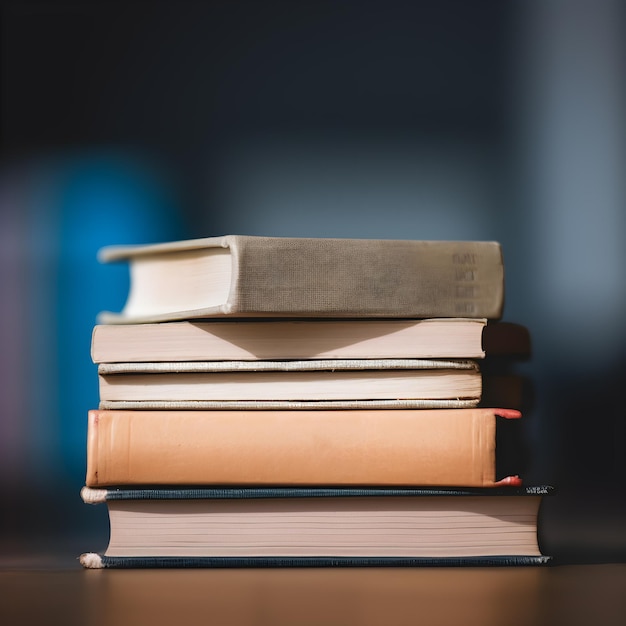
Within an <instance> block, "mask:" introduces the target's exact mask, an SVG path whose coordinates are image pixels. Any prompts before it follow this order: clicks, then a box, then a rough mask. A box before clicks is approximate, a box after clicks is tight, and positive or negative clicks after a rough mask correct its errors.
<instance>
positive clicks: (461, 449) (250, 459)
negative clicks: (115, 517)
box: [86, 409, 496, 487]
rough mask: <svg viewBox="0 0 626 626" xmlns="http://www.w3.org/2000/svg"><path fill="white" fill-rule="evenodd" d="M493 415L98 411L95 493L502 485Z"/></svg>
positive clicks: (93, 444) (90, 473) (92, 471)
mask: <svg viewBox="0 0 626 626" xmlns="http://www.w3.org/2000/svg"><path fill="white" fill-rule="evenodd" d="M495 419H496V417H495V413H494V410H493V409H460V410H452V409H451V410H445V409H442V410H420V411H412V410H402V409H398V410H390V411H380V410H371V411H370V410H364V411H349V410H346V411H298V412H290V411H255V412H254V413H250V412H247V411H90V413H89V420H88V456H87V477H86V485H87V486H88V487H104V486H115V485H136V484H142V485H225V486H227V485H239V486H270V485H286V486H288V485H290V486H319V485H326V486H381V485H384V486H413V485H417V484H419V485H421V486H425V487H427V486H455V485H456V486H463V487H484V486H489V487H491V486H494V484H495Z"/></svg>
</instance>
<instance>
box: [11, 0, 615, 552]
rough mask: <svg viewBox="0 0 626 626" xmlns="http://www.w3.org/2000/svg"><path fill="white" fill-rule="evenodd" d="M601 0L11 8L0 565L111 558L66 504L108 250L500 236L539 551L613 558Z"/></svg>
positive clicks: (101, 520)
mask: <svg viewBox="0 0 626 626" xmlns="http://www.w3.org/2000/svg"><path fill="white" fill-rule="evenodd" d="M625 24H626V22H625V21H624V5H623V3H620V2H619V1H617V0H593V1H592V0H569V1H566V0H541V1H540V0H529V1H526V2H513V1H510V2H499V1H491V0H484V1H473V2H467V1H453V0H441V1H439V2H434V1H432V2H418V1H413V2H399V1H394V0H387V1H385V2H372V1H368V0H362V1H360V2H351V1H326V0H319V1H315V2H308V1H298V2H288V1H275V0H267V1H265V2H244V1H241V0H231V1H228V2H227V1H210V0H207V1H205V2H191V1H185V0H179V1H177V2H163V1H159V0H154V1H152V2H132V1H129V2H123V1H109V2H100V1H94V2H89V3H83V2H73V1H69V0H67V1H58V0H49V1H37V2H30V1H28V0H24V1H21V2H2V26H1V27H2V69H1V76H2V85H1V95H0V101H1V124H2V131H1V132H2V135H1V142H2V145H1V148H2V155H1V161H0V287H1V290H0V489H1V493H0V531H1V539H0V550H2V551H3V552H4V553H5V554H13V553H15V554H18V553H20V552H29V553H31V554H39V555H41V554H48V553H50V554H52V553H62V554H65V555H69V556H70V558H74V557H75V556H76V555H77V554H78V553H79V552H81V551H84V550H98V549H102V548H104V547H105V544H106V540H107V522H106V512H105V510H104V509H100V508H99V507H88V506H86V505H84V504H82V501H81V500H80V497H79V490H80V488H81V486H82V485H83V480H84V471H85V440H86V415H87V410H88V409H90V408H95V407H96V406H97V402H98V390H97V376H96V368H95V366H94V365H93V364H92V363H91V360H90V353H89V350H90V340H91V330H92V327H93V325H94V323H95V318H96V314H97V313H98V312H99V311H100V310H103V309H108V310H119V309H121V307H122V305H123V303H124V300H125V297H126V293H127V289H128V276H127V273H126V268H125V267H123V266H119V267H118V266H110V267H106V266H99V265H98V263H97V261H96V252H97V250H98V248H99V247H101V246H103V245H107V244H119V243H149V242H156V241H167V240H171V239H181V238H194V237H205V236H212V235H221V234H228V233H236V234H251V235H285V236H321V237H375V238H399V239H494V240H498V241H500V242H501V243H502V245H503V250H504V255H505V263H506V271H507V300H506V308H505V319H506V320H508V321H512V322H517V323H520V324H523V325H525V326H526V327H527V328H528V329H529V331H530V334H531V337H532V342H533V354H532V358H531V359H530V360H529V361H527V362H524V363H521V364H520V368H521V371H522V372H523V374H524V375H525V376H527V377H528V378H529V379H530V380H531V381H532V385H533V400H532V405H531V406H530V407H529V409H528V411H527V413H526V417H525V423H524V429H525V436H526V438H527V440H528V448H529V450H530V451H531V454H530V455H529V459H528V464H527V467H526V468H525V470H524V478H525V481H526V482H527V483H529V484H532V483H542V484H543V483H551V484H554V485H556V486H557V487H558V488H559V495H558V496H557V497H554V498H550V499H549V500H548V501H546V504H545V507H544V512H543V518H542V531H541V533H542V542H543V547H544V552H546V553H548V554H553V555H556V556H557V557H560V558H561V559H563V560H566V561H567V560H569V561H578V562H581V561H585V560H586V561H616V560H623V559H624V557H626V533H625V532H624V528H626V495H625V494H626V490H625V489H624V485H625V484H626V455H625V450H626V442H625V440H626V416H625V410H624V407H625V406H626V403H625V402H624V399H623V390H624V386H625V383H626V376H625V373H626V371H625V370H626V368H625V361H626V330H625V325H624V322H623V319H622V318H623V314H624V311H626V281H625V280H624V278H623V269H624V267H625V266H626V258H625V257H626V251H625V247H624V245H623V239H624V235H625V234H626V229H625V226H626V224H625V221H626V210H625V199H626V189H625V184H624V179H625V177H624V166H625V164H626V153H625V146H626V144H625V140H626V134H625V129H626V127H625V124H624V121H625V120H624V112H625V111H626V108H625V104H626V102H625V94H626V90H625V79H626V55H625V51H626V50H625V46H624V44H625V41H626V31H625Z"/></svg>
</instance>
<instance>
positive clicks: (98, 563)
mask: <svg viewBox="0 0 626 626" xmlns="http://www.w3.org/2000/svg"><path fill="white" fill-rule="evenodd" d="M550 561H551V557H550V556H525V555H510V556H471V557H437V558H402V557H333V556H319V557H111V556H100V555H96V554H91V553H87V554H84V555H81V557H80V562H81V564H82V565H83V567H86V568H111V569H114V568H117V569H139V568H234V567H246V568H275V567H511V566H538V565H546V564H548V563H550Z"/></svg>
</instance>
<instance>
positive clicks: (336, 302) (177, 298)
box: [99, 235, 504, 324]
mask: <svg viewBox="0 0 626 626" xmlns="http://www.w3.org/2000/svg"><path fill="white" fill-rule="evenodd" d="M100 259H101V260H102V261H104V262H112V261H126V262H128V264H129V268H130V281H131V282H130V291H129V294H128V299H127V301H126V304H125V306H124V308H123V310H122V311H121V312H120V313H111V312H103V313H101V314H100V316H99V322H100V323H103V324H113V323H116V324H120V323H134V324H136V323H149V322H165V321H173V320H184V319H202V318H213V317H244V318H245V317H256V318H264V317H268V318H273V317H285V318H289V317H296V318H307V317H309V318H319V317H325V318H443V317H466V318H468V317H469V318H487V319H499V318H500V317H501V315H502V309H503V304H504V267H503V260H502V251H501V247H500V245H499V244H498V243H497V242H489V241H411V240H391V239H333V238H293V237H258V236H245V235H228V236H223V237H209V238H204V239H194V240H187V241H178V242H170V243H162V244H152V245H143V246H112V247H107V248H103V249H102V250H101V251H100Z"/></svg>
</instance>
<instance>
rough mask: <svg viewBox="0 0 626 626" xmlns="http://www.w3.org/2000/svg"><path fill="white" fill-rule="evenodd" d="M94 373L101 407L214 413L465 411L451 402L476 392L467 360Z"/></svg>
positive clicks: (133, 368)
mask: <svg viewBox="0 0 626 626" xmlns="http://www.w3.org/2000/svg"><path fill="white" fill-rule="evenodd" d="M98 373H99V381H100V401H101V404H100V408H117V407H120V408H121V407H127V408H129V407H133V406H136V407H138V408H142V407H144V408H148V407H149V408H159V407H162V408H174V407H188V408H212V407H220V406H222V407H228V406H229V405H230V404H233V403H236V402H244V403H248V404H246V406H247V407H251V406H257V407H259V408H263V407H275V406H278V407H279V406H281V404H278V405H275V404H273V403H275V402H278V403H284V404H286V405H287V406H289V405H290V404H289V403H294V404H293V405H292V408H296V405H297V404H298V403H304V404H300V405H301V406H303V407H314V406H316V404H317V403H320V404H319V405H318V406H319V407H320V408H328V407H329V406H333V405H332V403H333V402H336V403H337V405H336V406H384V405H385V404H391V405H398V406H400V404H398V403H401V402H406V401H408V402H411V401H417V402H419V403H420V404H418V405H417V406H434V407H436V406H463V405H457V404H454V403H455V402H457V401H461V402H469V403H470V405H472V404H477V403H478V401H479V400H480V396H481V391H482V377H481V374H480V370H479V368H478V365H477V363H476V362H475V361H472V360H464V361H463V360H424V359H326V360H307V361H213V362H197V361H193V362H184V363H102V364H100V365H99V366H98ZM378 402H382V403H383V404H376V403H378ZM120 403H124V404H120ZM131 403H132V404H131ZM203 403H206V404H203ZM329 403H331V404H329ZM372 403H374V404H372ZM448 403H450V404H448ZM407 406H410V405H407Z"/></svg>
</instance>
